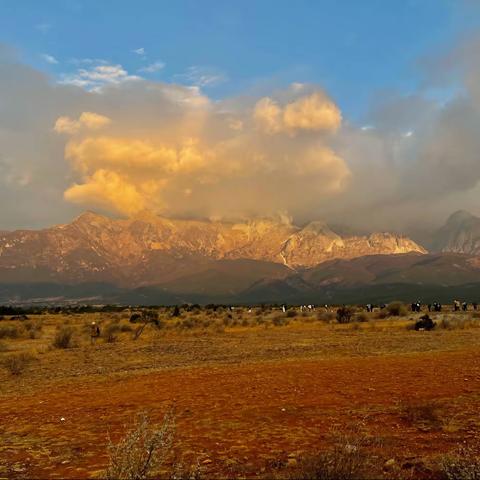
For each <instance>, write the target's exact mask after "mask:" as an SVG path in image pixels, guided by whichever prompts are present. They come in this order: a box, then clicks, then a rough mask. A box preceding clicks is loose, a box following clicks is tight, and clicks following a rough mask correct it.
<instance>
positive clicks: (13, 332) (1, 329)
mask: <svg viewBox="0 0 480 480" xmlns="http://www.w3.org/2000/svg"><path fill="white" fill-rule="evenodd" d="M21 333H22V329H21V328H19V327H18V326H17V325H1V326H0V338H12V339H13V338H18V337H20V335H21Z"/></svg>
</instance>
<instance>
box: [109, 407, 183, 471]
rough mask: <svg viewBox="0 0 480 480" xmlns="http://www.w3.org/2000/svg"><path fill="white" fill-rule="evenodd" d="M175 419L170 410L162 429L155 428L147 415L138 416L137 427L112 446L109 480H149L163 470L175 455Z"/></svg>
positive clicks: (136, 419) (134, 424) (135, 422)
mask: <svg viewBox="0 0 480 480" xmlns="http://www.w3.org/2000/svg"><path fill="white" fill-rule="evenodd" d="M174 428H175V424H174V417H173V413H172V412H171V411H170V412H169V413H167V414H166V415H165V417H164V418H163V421H162V424H161V425H160V426H159V427H156V426H155V427H152V426H151V425H150V419H149V418H148V416H147V415H146V413H144V412H142V413H140V414H138V415H137V416H136V418H135V420H134V423H133V426H132V428H131V429H130V430H128V431H127V433H126V434H125V436H124V437H123V438H122V439H121V440H120V441H119V442H118V443H117V444H113V443H112V442H111V441H110V442H109V446H108V454H109V465H108V468H107V470H106V471H105V475H104V477H105V478H106V479H107V480H113V479H116V480H140V479H145V478H148V477H150V476H152V474H154V472H155V470H156V469H157V468H158V467H160V466H161V465H162V464H163V463H164V462H165V460H166V459H167V457H168V455H169V454H170V452H171V447H172V443H173V434H174Z"/></svg>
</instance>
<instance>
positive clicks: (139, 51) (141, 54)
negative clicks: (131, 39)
mask: <svg viewBox="0 0 480 480" xmlns="http://www.w3.org/2000/svg"><path fill="white" fill-rule="evenodd" d="M132 52H133V53H136V54H137V55H140V56H141V57H144V56H145V55H146V54H145V49H144V48H143V47H141V48H136V49H134V50H132Z"/></svg>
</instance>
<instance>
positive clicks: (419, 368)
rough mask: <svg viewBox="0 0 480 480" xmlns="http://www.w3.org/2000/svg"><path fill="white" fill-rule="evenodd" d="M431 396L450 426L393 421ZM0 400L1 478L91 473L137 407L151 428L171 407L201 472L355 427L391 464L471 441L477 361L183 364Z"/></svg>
mask: <svg viewBox="0 0 480 480" xmlns="http://www.w3.org/2000/svg"><path fill="white" fill-rule="evenodd" d="M432 399H435V400H437V401H439V402H440V403H441V404H442V405H443V406H444V407H445V408H446V411H447V412H449V415H450V414H451V415H452V419H453V418H454V417H455V422H456V424H458V425H460V427H461V428H459V429H458V430H455V429H454V428H451V429H450V430H448V431H445V429H438V430H435V429H432V430H427V431H423V430H422V429H419V428H418V427H415V426H412V425H411V424H408V422H406V421H405V420H404V419H403V418H402V415H401V412H400V409H399V405H400V404H405V403H417V402H423V401H427V400H432ZM0 402H1V403H0V418H1V421H0V433H1V437H0V438H3V439H4V442H3V447H2V448H1V450H0V462H3V463H4V464H5V463H8V464H9V465H13V466H15V465H16V466H17V467H16V468H13V469H12V470H11V475H12V476H17V477H25V476H27V477H43V478H45V477H49V478H53V477H56V478H63V477H65V478H67V477H70V478H74V477H87V476H91V475H93V474H94V473H95V472H97V474H98V471H99V470H101V469H103V468H105V466H106V462H107V457H106V444H107V432H110V434H111V436H112V438H113V439H114V440H115V439H116V438H118V436H119V435H120V434H121V433H122V432H123V431H124V425H125V424H127V423H130V422H131V420H132V418H133V416H134V414H135V413H136V412H138V411H139V410H140V409H146V410H148V411H149V412H150V416H151V417H152V419H154V420H155V421H160V420H161V418H162V416H163V414H164V413H165V411H166V410H167V408H168V406H169V405H171V404H172V403H174V404H175V409H176V424H177V439H178V441H179V445H181V449H182V451H183V452H188V451H190V453H191V454H192V456H193V455H194V456H196V457H197V458H198V459H199V460H200V463H202V462H204V463H203V468H204V469H205V470H206V471H207V472H208V473H209V475H216V474H218V475H222V474H223V475H224V474H226V472H228V471H232V470H235V468H236V467H235V465H236V464H238V465H239V464H241V465H242V468H243V470H242V471H243V472H244V473H245V474H246V475H249V474H250V475H254V474H255V472H258V471H260V469H261V468H262V467H265V466H267V469H268V464H269V462H272V461H273V460H275V459H278V458H286V457H287V456H288V454H291V453H295V454H296V455H301V454H302V452H305V453H308V452H309V451H312V450H314V449H315V448H317V447H322V445H323V446H325V445H326V441H327V439H328V436H329V433H330V432H331V429H332V428H334V427H340V428H342V427H345V426H349V425H353V424H355V423H357V422H359V421H363V422H364V424H365V425H366V427H367V428H368V429H369V431H370V432H371V433H372V434H374V435H378V436H381V437H382V438H383V439H384V452H386V453H387V454H388V455H391V456H393V457H396V458H407V457H408V456H409V455H416V456H418V455H422V454H425V455H427V454H429V453H431V452H432V449H433V452H435V453H441V452H444V451H448V450H450V449H452V448H453V447H454V446H455V444H456V443H457V442H459V441H461V440H462V439H465V438H468V437H473V436H475V435H477V436H478V434H479V431H480V429H479V424H477V423H476V422H475V421H472V419H475V418H476V417H477V415H478V414H477V412H478V411H480V410H479V407H480V352H477V351H463V352H440V353H431V354H430V353H428V354H426V353H422V354H414V355H392V356H382V357H367V358H351V359H345V358H344V359H325V360H294V361H282V362H258V363H251V364H243V365H225V366H223V365H222V366H212V367H208V368H207V367H201V368H198V367H197V368H194V367H190V368H181V369H172V370H165V371H156V372H154V373H148V374H144V375H138V376H128V377H127V376H124V377H122V376H116V377H110V378H103V379H97V380H88V381H85V379H82V380H81V379H78V380H73V381H71V382H70V383H68V384H66V383H62V384H58V385H57V386H56V387H55V388H51V387H49V388H48V389H47V388H45V389H43V390H41V391H36V392H35V393H34V394H33V393H32V394H29V395H28V396H25V395H22V396H18V395H16V394H15V392H12V393H11V394H8V395H6V396H3V398H1V401H0ZM62 417H64V419H65V420H64V421H61V418H62ZM452 421H453V420H452ZM5 439H6V440H5ZM388 458H389V457H388ZM210 460H211V462H210ZM19 465H20V467H19ZM22 465H23V467H22Z"/></svg>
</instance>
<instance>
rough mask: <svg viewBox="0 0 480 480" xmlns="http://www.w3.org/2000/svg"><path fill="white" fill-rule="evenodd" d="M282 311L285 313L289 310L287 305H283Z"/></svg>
mask: <svg viewBox="0 0 480 480" xmlns="http://www.w3.org/2000/svg"><path fill="white" fill-rule="evenodd" d="M282 311H283V313H285V312H286V311H287V309H286V308H285V305H282Z"/></svg>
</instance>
